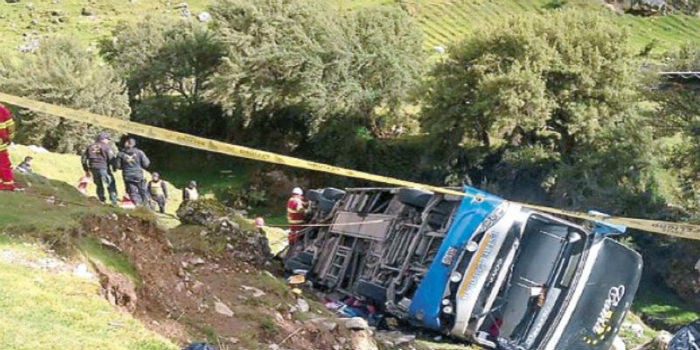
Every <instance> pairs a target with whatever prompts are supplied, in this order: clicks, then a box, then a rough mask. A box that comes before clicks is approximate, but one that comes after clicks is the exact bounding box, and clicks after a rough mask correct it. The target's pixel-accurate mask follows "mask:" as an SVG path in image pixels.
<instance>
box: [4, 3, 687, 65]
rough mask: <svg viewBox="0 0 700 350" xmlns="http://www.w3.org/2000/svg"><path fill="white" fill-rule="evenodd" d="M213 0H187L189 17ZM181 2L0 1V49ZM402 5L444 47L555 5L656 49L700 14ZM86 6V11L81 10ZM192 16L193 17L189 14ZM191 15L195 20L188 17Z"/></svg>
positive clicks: (593, 6)
mask: <svg viewBox="0 0 700 350" xmlns="http://www.w3.org/2000/svg"><path fill="white" fill-rule="evenodd" d="M211 1H212V0H190V1H187V2H186V3H187V4H188V6H189V9H190V12H191V13H192V16H195V15H196V14H198V13H200V12H201V11H203V10H205V9H206V7H207V5H208V4H209V3H211ZM333 1H334V2H335V3H336V4H337V6H338V7H339V8H341V9H349V10H351V9H354V8H358V7H366V6H380V5H391V4H395V3H397V1H395V0H333ZM180 3H181V2H180V1H169V0H149V1H143V0H135V1H125V0H124V1H122V0H94V1H84V0H61V1H56V2H55V1H33V2H29V1H20V2H19V3H14V4H9V3H7V2H5V1H1V2H0V37H1V38H2V39H3V40H2V42H0V48H9V49H12V50H17V49H18V48H19V47H20V45H21V44H22V43H25V42H28V41H31V40H32V38H35V37H36V35H43V34H47V33H56V32H61V33H66V34H69V35H74V36H77V37H79V38H81V39H82V40H83V41H85V42H90V43H93V44H95V43H96V42H97V41H98V40H100V39H104V38H106V37H107V36H108V34H109V32H110V31H111V30H112V29H113V28H114V26H115V24H116V23H118V22H119V21H134V20H137V19H139V18H142V17H143V16H145V15H149V14H166V15H169V16H172V17H173V18H183V14H182V12H183V10H182V8H179V7H178V6H177V5H179V4H180ZM402 3H403V4H404V5H403V6H404V7H405V8H406V9H407V10H408V11H409V12H411V13H412V14H413V15H414V16H415V17H416V18H417V19H418V21H419V23H420V25H421V28H422V29H423V31H424V33H425V47H426V49H431V51H432V48H433V47H435V46H449V45H450V44H451V43H453V42H454V41H455V40H459V39H461V38H463V37H465V36H466V35H468V34H469V33H472V32H473V31H474V30H475V29H477V28H480V27H483V26H485V25H494V24H496V25H497V24H498V23H500V22H502V21H504V20H505V19H507V18H508V17H510V16H513V15H515V14H522V13H532V14H536V13H542V12H545V11H550V10H551V9H553V8H559V7H574V8H578V9H580V10H581V11H595V12H602V13H606V14H607V15H609V16H610V17H612V18H614V20H615V21H617V22H618V23H619V24H620V26H623V27H626V28H628V29H629V30H630V32H631V34H632V38H633V45H634V47H635V49H639V50H641V49H642V48H643V47H645V46H647V45H649V44H651V43H653V44H654V45H655V48H656V49H655V50H654V52H655V53H660V52H663V51H665V50H668V49H673V48H676V47H678V46H679V45H681V44H683V43H686V42H692V43H700V19H699V18H696V17H692V16H685V15H671V16H657V17H647V18H644V17H636V16H631V15H620V14H616V13H614V12H613V11H611V10H609V9H606V8H605V7H604V6H603V5H602V2H601V1H599V0H403V1H402ZM83 9H85V10H83ZM190 18H194V17H190ZM193 20H196V19H193Z"/></svg>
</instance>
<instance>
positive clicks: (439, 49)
mask: <svg viewBox="0 0 700 350" xmlns="http://www.w3.org/2000/svg"><path fill="white" fill-rule="evenodd" d="M434 49H435V52H437V53H439V54H441V55H442V54H444V53H445V47H444V46H440V45H438V46H435V47H434Z"/></svg>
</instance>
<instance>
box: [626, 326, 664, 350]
mask: <svg viewBox="0 0 700 350" xmlns="http://www.w3.org/2000/svg"><path fill="white" fill-rule="evenodd" d="M671 338H673V336H672V335H671V333H669V332H666V331H661V332H659V333H658V334H657V335H656V336H655V337H654V339H652V340H650V341H649V342H647V343H645V344H642V345H640V346H638V347H636V348H634V349H633V350H666V349H667V348H668V344H669V343H670V342H671Z"/></svg>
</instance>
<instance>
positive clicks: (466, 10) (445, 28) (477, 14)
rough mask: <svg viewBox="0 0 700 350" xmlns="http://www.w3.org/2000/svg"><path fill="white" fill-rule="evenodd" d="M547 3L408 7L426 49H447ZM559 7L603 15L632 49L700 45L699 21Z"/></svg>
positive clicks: (461, 0)
mask: <svg viewBox="0 0 700 350" xmlns="http://www.w3.org/2000/svg"><path fill="white" fill-rule="evenodd" d="M553 3H554V2H553V1H547V0H517V1H514V0H425V1H414V2H413V4H411V5H408V7H409V8H410V9H411V11H413V12H414V13H415V15H416V17H417V18H418V20H419V22H420V24H421V27H422V29H423V32H424V35H425V46H426V48H433V47H435V46H449V45H450V44H451V43H453V42H454V41H456V40H459V39H461V38H463V37H465V36H467V35H469V34H470V33H473V32H474V31H475V30H478V29H479V28H481V27H484V26H489V25H498V24H499V23H502V22H503V21H505V20H507V18H509V17H511V16H513V15H516V14H523V13H526V14H527V13H531V14H533V15H534V14H538V13H545V12H547V11H552V8H553V7H556V6H555V5H553ZM562 7H575V8H578V9H580V10H581V11H592V12H599V13H604V14H606V15H607V16H610V17H611V18H613V20H614V21H616V22H618V23H619V24H620V26H623V27H626V28H628V30H629V31H630V33H631V34H632V42H633V45H634V47H635V49H641V48H643V47H645V46H646V45H648V44H649V43H652V42H654V43H655V47H656V48H657V49H656V51H657V53H658V51H663V50H668V49H673V48H676V47H678V46H680V45H682V44H684V43H686V42H691V43H696V44H697V43H700V18H697V17H692V16H685V15H669V16H657V17H646V18H645V17H637V16H631V15H621V14H617V13H615V12H613V11H611V10H609V9H607V8H605V7H603V5H602V4H601V2H600V1H596V0H577V1H569V2H566V4H565V5H563V6H562Z"/></svg>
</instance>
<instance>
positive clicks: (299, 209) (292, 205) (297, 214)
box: [287, 187, 308, 247]
mask: <svg viewBox="0 0 700 350" xmlns="http://www.w3.org/2000/svg"><path fill="white" fill-rule="evenodd" d="M307 209H308V202H307V201H306V199H304V191H303V190H302V189H301V188H300V187H294V189H293V190H292V196H291V197H290V198H289V200H288V201H287V223H288V224H289V234H288V235H287V240H288V241H289V246H290V247H292V246H293V245H294V244H296V242H297V238H298V236H299V231H300V230H301V228H302V227H301V226H300V225H302V224H303V223H304V222H306V210H307Z"/></svg>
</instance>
